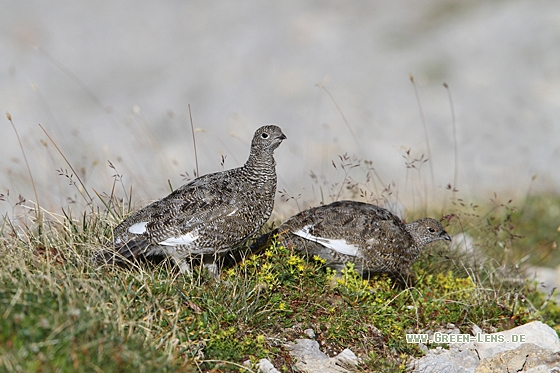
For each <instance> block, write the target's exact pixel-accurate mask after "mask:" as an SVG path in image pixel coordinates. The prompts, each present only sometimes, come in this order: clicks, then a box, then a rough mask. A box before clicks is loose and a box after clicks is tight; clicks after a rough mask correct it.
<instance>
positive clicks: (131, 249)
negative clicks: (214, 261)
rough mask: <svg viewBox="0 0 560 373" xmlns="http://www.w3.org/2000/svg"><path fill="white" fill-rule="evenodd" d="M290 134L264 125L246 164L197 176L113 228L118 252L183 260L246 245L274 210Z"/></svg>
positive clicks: (258, 132)
mask: <svg viewBox="0 0 560 373" xmlns="http://www.w3.org/2000/svg"><path fill="white" fill-rule="evenodd" d="M285 138H286V136H285V135H284V134H283V133H282V130H281V129H280V128H279V127H277V126H274V125H268V126H263V127H261V128H259V129H258V130H257V131H256V132H255V134H254V136H253V140H252V143H251V151H250V155H249V158H248V160H247V162H246V163H245V164H244V165H243V166H242V167H239V168H235V169H231V170H227V171H222V172H217V173H212V174H208V175H204V176H201V177H199V178H197V179H195V180H192V181H191V182H189V183H187V184H185V185H183V186H181V187H180V188H179V189H177V190H175V191H174V192H173V193H171V194H170V195H168V196H167V197H165V198H163V199H161V200H159V201H157V202H154V203H152V204H150V205H148V206H146V207H145V208H143V209H141V210H139V211H137V212H135V213H133V214H132V215H131V216H130V217H128V218H127V219H126V220H124V221H123V222H122V223H121V224H119V225H118V226H117V227H116V228H115V230H114V237H115V248H116V251H117V252H118V253H119V254H120V255H121V256H123V257H126V258H131V257H138V256H140V255H152V254H165V255H169V256H171V257H173V258H174V259H175V260H176V261H180V260H182V259H186V258H189V257H192V256H194V255H201V254H211V255H214V256H215V255H219V254H222V253H225V252H227V251H229V250H233V249H234V248H235V247H236V246H238V245H240V244H242V243H243V242H244V241H245V240H247V239H248V238H249V237H251V236H252V235H254V234H255V233H256V232H257V231H258V230H259V229H260V228H261V227H262V226H263V225H264V224H265V223H266V221H267V220H268V218H269V217H270V214H271V213H272V209H273V206H274V195H275V193H276V170H275V166H276V163H275V161H274V157H273V152H274V150H275V149H276V148H277V147H278V146H279V145H280V143H281V142H282V140H284V139H285ZM105 257H107V255H105Z"/></svg>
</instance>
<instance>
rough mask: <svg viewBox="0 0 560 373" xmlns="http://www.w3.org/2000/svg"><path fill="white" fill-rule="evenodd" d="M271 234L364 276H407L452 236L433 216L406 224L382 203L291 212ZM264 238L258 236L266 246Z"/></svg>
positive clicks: (341, 203) (343, 204) (338, 204)
mask: <svg viewBox="0 0 560 373" xmlns="http://www.w3.org/2000/svg"><path fill="white" fill-rule="evenodd" d="M271 234H277V235H278V241H279V242H281V243H282V244H283V245H284V246H285V247H288V248H293V249H294V250H296V251H299V252H302V253H303V254H305V255H308V256H314V255H317V256H319V257H321V258H323V259H325V260H326V265H327V266H329V267H331V268H335V269H337V270H341V269H343V268H344V267H345V265H346V263H347V262H351V263H354V265H355V267H354V268H355V270H356V271H357V272H359V273H360V274H362V275H364V274H369V273H389V274H393V275H397V276H406V275H408V271H409V268H410V266H411V265H412V263H413V262H414V261H415V260H416V258H418V256H419V255H420V253H421V252H422V250H423V249H424V247H425V246H426V245H427V244H429V243H430V242H434V241H437V240H447V241H450V240H451V238H450V237H449V235H448V234H447V232H446V231H445V229H444V228H443V227H442V225H441V224H440V223H439V222H438V221H437V220H434V219H431V218H424V219H420V220H417V221H414V222H412V223H410V224H404V223H403V222H402V221H401V219H400V218H398V217H397V216H396V215H394V214H392V213H391V212H389V211H388V210H386V209H384V208H381V207H379V206H375V205H371V204H368V203H363V202H355V201H338V202H333V203H331V204H329V205H325V206H319V207H314V208H311V209H308V210H305V211H302V212H300V213H299V214H297V215H294V216H292V217H291V218H290V219H288V220H286V221H285V222H284V223H282V224H281V225H280V226H279V227H278V228H277V229H275V230H274V231H272V232H271V233H270V234H269V235H271ZM266 239H267V238H266V237H265V236H263V237H261V238H259V239H258V240H257V244H259V242H260V244H263V243H264V240H266Z"/></svg>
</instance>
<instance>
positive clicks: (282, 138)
mask: <svg viewBox="0 0 560 373" xmlns="http://www.w3.org/2000/svg"><path fill="white" fill-rule="evenodd" d="M278 138H279V139H280V140H286V139H287V137H286V135H284V134H281V135H280V136H278Z"/></svg>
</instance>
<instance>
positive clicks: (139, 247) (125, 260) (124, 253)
mask: <svg viewBox="0 0 560 373" xmlns="http://www.w3.org/2000/svg"><path fill="white" fill-rule="evenodd" d="M147 246H148V241H146V240H131V241H128V242H126V243H124V244H121V245H119V246H116V247H115V248H114V249H104V250H100V251H98V252H96V253H95V254H93V255H92V257H91V261H92V262H93V263H95V264H98V265H102V264H111V265H121V266H126V265H127V264H130V263H131V262H135V261H136V260H137V259H138V257H139V255H140V254H141V253H142V251H143V250H144V249H145V248H146V247H147Z"/></svg>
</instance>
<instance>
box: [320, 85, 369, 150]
mask: <svg viewBox="0 0 560 373" xmlns="http://www.w3.org/2000/svg"><path fill="white" fill-rule="evenodd" d="M315 85H316V86H317V87H319V88H322V89H323V90H324V91H325V92H326V93H327V95H329V97H330V99H331V100H332V102H333V104H334V106H335V107H336V110H338V113H339V114H340V116H341V117H342V120H343V121H344V124H346V127H348V130H349V131H350V134H351V135H352V137H353V138H354V141H356V144H357V145H358V146H360V142H359V141H358V138H357V137H356V135H355V134H354V131H352V127H350V123H348V120H346V117H345V116H344V113H343V112H342V110H341V109H340V107H339V106H338V104H337V102H336V100H335V99H334V97H333V95H332V94H331V93H330V92H329V90H328V89H327V88H326V87H325V86H324V85H323V83H317V84H315Z"/></svg>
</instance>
